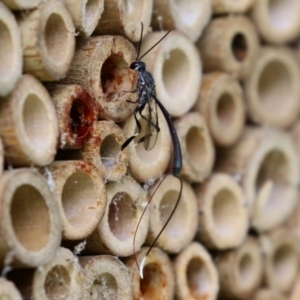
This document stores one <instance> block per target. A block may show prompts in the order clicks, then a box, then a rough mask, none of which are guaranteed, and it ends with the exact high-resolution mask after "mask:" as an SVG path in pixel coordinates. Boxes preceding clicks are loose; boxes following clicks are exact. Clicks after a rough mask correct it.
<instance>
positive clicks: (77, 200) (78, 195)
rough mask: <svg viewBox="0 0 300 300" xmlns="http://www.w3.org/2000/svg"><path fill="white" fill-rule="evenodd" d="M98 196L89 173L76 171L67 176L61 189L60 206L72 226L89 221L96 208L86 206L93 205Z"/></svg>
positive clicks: (83, 224) (79, 225)
mask: <svg viewBox="0 0 300 300" xmlns="http://www.w3.org/2000/svg"><path fill="white" fill-rule="evenodd" d="M98 198H99V195H98V194H97V193H96V190H95V185H94V182H93V180H92V178H91V176H90V175H89V174H87V173H84V172H82V171H78V172H76V173H73V174H72V175H71V176H70V177H68V179H67V180H66V182H65V184H64V187H63V191H62V206H63V210H64V214H65V216H66V218H67V220H68V222H69V223H70V225H71V226H72V227H75V228H78V227H82V226H85V225H86V224H87V223H89V222H90V221H91V219H92V217H94V214H95V213H96V210H95V209H87V207H91V208H92V207H93V206H95V203H97V200H98Z"/></svg>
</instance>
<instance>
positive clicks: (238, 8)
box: [211, 0, 254, 14]
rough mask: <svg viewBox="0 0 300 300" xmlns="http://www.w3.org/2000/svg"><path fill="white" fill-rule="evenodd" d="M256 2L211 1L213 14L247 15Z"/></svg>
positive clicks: (246, 0) (243, 0)
mask: <svg viewBox="0 0 300 300" xmlns="http://www.w3.org/2000/svg"><path fill="white" fill-rule="evenodd" d="M253 2H254V0H241V1H239V2H237V1H235V0H211V4H212V8H213V13H214V14H224V13H227V14H228V13H229V14H231V13H245V12H246V11H248V10H249V8H250V7H251V6H252V5H253Z"/></svg>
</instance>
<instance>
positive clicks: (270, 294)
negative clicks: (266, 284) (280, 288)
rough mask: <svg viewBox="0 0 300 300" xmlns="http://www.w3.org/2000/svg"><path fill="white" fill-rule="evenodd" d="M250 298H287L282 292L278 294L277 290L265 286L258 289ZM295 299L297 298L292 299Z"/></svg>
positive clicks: (265, 299) (269, 299) (268, 299)
mask: <svg viewBox="0 0 300 300" xmlns="http://www.w3.org/2000/svg"><path fill="white" fill-rule="evenodd" d="M251 299H252V300H287V298H286V297H285V296H283V295H282V294H280V293H279V292H277V291H274V290H271V289H267V288H262V289H260V290H258V292H257V293H256V294H255V295H254V297H253V298H251ZM297 299H299V298H295V299H294V300H297ZM291 300H292V299H291Z"/></svg>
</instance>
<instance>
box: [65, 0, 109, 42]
mask: <svg viewBox="0 0 300 300" xmlns="http://www.w3.org/2000/svg"><path fill="white" fill-rule="evenodd" d="M64 3H65V5H66V7H67V8H68V10H69V12H70V14H71V16H72V19H73V22H74V25H75V26H76V30H78V32H79V35H80V36H84V37H88V36H90V35H91V34H92V33H93V31H94V30H95V28H96V26H97V25H98V22H99V19H100V17H101V15H102V13H103V9H104V0H79V1H76V0H64Z"/></svg>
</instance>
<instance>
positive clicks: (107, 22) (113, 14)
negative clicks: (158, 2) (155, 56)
mask: <svg viewBox="0 0 300 300" xmlns="http://www.w3.org/2000/svg"><path fill="white" fill-rule="evenodd" d="M152 6H153V0H138V1H137V0H127V1H123V0H104V11H103V14H102V15H101V18H100V20H99V22H98V25H97V27H96V29H95V31H94V34H96V35H103V34H117V35H123V36H124V35H125V36H126V37H127V38H128V39H129V40H131V41H133V42H138V41H139V40H140V35H141V23H143V25H144V34H146V33H147V32H148V30H149V29H148V28H149V25H150V21H151V14H152Z"/></svg>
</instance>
